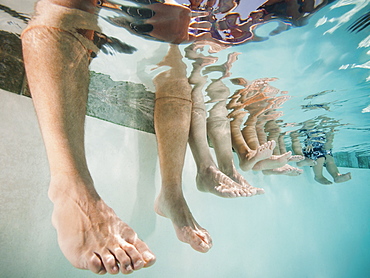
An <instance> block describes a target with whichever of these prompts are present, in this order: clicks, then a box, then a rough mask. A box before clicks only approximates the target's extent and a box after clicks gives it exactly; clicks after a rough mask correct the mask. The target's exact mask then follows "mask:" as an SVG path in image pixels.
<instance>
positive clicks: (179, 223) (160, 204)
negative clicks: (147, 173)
mask: <svg viewBox="0 0 370 278" xmlns="http://www.w3.org/2000/svg"><path fill="white" fill-rule="evenodd" d="M155 211H156V213H157V214H159V215H161V216H164V217H167V218H169V219H171V221H172V224H173V226H174V228H175V231H176V235H177V237H178V239H179V240H181V241H182V242H185V243H188V244H190V246H191V247H193V248H194V249H195V250H196V251H199V252H202V253H205V252H207V251H208V250H209V249H211V247H212V239H211V236H210V235H209V233H208V231H207V230H205V229H203V228H202V227H201V226H200V225H199V224H198V223H197V222H196V221H195V219H194V217H193V215H192V214H191V212H190V209H189V207H188V205H187V204H186V201H185V199H184V197H183V195H182V193H179V194H176V193H173V192H170V193H169V194H168V196H166V194H165V193H164V192H163V191H162V192H161V193H160V194H159V196H158V197H157V200H156V201H155Z"/></svg>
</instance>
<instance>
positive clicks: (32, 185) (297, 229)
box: [0, 1, 370, 278]
mask: <svg viewBox="0 0 370 278" xmlns="http://www.w3.org/2000/svg"><path fill="white" fill-rule="evenodd" d="M3 2H4V3H3V4H4V5H7V6H9V7H12V8H13V9H16V10H17V11H19V12H22V11H23V10H22V5H21V4H20V2H19V1H16V2H12V1H3ZM356 9H357V10H356ZM368 10H369V4H366V1H337V2H335V3H333V4H331V5H330V6H328V7H325V8H324V9H322V10H320V11H319V12H317V13H316V14H315V15H314V16H312V18H311V19H310V21H309V23H308V24H307V25H305V26H303V27H299V28H291V29H289V30H288V31H285V32H283V33H280V34H278V35H276V36H269V35H268V34H269V33H270V31H271V30H273V29H274V28H275V26H276V23H274V22H271V23H268V24H265V25H263V26H262V27H260V28H258V29H257V30H256V32H257V34H258V35H259V36H262V37H266V38H268V39H266V40H265V41H262V42H251V43H247V44H244V45H240V46H237V47H233V48H230V49H227V50H225V51H222V52H220V53H217V54H212V55H215V56H217V57H218V61H217V63H216V65H217V64H222V63H224V62H225V61H226V59H227V55H228V53H230V52H240V53H241V54H240V55H239V56H238V60H237V61H235V62H234V63H233V65H232V69H231V72H232V75H231V77H230V78H229V79H225V80H224V83H225V84H227V86H228V87H229V88H230V91H231V92H233V91H234V90H236V89H239V88H240V86H236V85H233V84H232V83H231V82H230V79H231V78H236V77H243V78H245V79H248V80H255V79H258V78H271V77H275V78H278V79H277V80H276V81H274V82H271V85H272V86H274V87H276V88H278V89H279V90H281V91H287V92H288V93H287V95H288V96H290V99H289V100H287V101H286V102H285V103H284V104H283V106H282V107H281V108H279V109H278V110H279V111H283V113H284V114H283V116H282V117H281V118H280V119H281V120H283V123H285V124H286V125H284V126H282V128H283V130H284V131H291V130H294V129H297V128H299V123H302V122H304V121H306V120H309V119H315V118H317V117H320V116H326V117H329V118H332V119H335V120H337V121H339V122H340V124H341V125H340V126H338V127H336V129H337V130H338V131H336V135H335V141H334V150H335V151H346V152H352V151H357V152H361V154H363V155H367V154H368V150H369V148H368V147H369V145H368V138H369V112H370V109H369V108H368V107H369V105H370V99H369V82H370V73H369V45H370V43H369V36H370V35H369V28H367V29H365V30H363V31H361V32H358V33H351V32H348V31H347V28H348V27H349V26H350V25H351V24H352V23H353V22H354V21H355V20H356V19H357V18H359V17H360V16H361V15H363V14H365V13H366V12H367V11H368ZM351 12H352V14H351ZM344 15H348V16H347V17H346V16H344ZM339 18H342V20H344V21H345V22H343V24H340V22H341V21H339ZM7 20H8V21H7ZM14 22H16V21H14ZM2 23H3V25H2V26H7V27H9V26H10V27H11V28H15V29H12V30H13V32H15V30H18V29H19V28H22V24H21V23H19V26H20V27H19V28H18V27H14V26H15V24H9V18H6V19H4V20H2ZM101 24H102V26H103V28H105V31H106V33H107V34H108V35H115V36H116V37H118V38H120V39H122V40H123V41H126V42H127V41H129V42H130V44H132V45H134V46H136V47H137V48H138V49H139V51H137V52H135V53H134V54H132V55H127V54H114V55H107V54H104V53H100V54H99V56H98V58H97V59H95V60H94V61H93V63H92V65H91V69H92V70H94V71H96V72H99V73H104V74H108V75H109V76H111V78H112V79H113V80H115V81H131V82H135V83H141V84H144V85H145V86H146V87H147V88H148V89H149V90H154V87H153V84H152V78H153V76H155V74H156V73H157V72H158V71H152V68H153V66H154V65H155V64H156V63H158V62H159V61H160V60H161V58H162V57H163V55H165V54H166V51H167V45H165V44H163V43H160V42H153V41H145V44H143V39H141V38H138V37H135V36H133V35H130V34H128V33H127V32H126V31H124V30H122V29H120V28H118V27H113V26H110V25H109V24H108V23H107V22H105V21H104V20H103V19H102V20H101ZM10 27H9V28H10ZM335 27H338V28H337V29H333V28H335ZM3 28H4V29H5V27H3ZM17 28H18V29H17ZM330 30H333V31H330ZM184 47H185V46H183V48H184ZM204 53H206V52H205V51H204ZM207 55H208V54H207ZM184 62H186V63H187V64H188V65H189V66H190V64H191V61H187V60H186V59H184ZM128 65H129V68H128ZM189 71H190V68H189ZM219 76H220V74H219V73H218V72H213V73H210V74H209V78H210V79H211V78H218V77H219ZM322 92H324V93H322ZM309 96H311V97H309ZM318 104H325V105H326V107H329V109H324V108H321V107H322V106H319V105H318ZM315 105H316V106H315ZM312 107H314V109H312ZM0 119H1V121H0V142H1V144H0V153H1V155H0V165H1V168H2V169H1V171H0V190H1V194H0V243H1V246H2V248H1V250H2V252H1V253H0V277H4V278H8V277H10V278H13V277H17V278H18V277H61V278H63V277H76V278H77V277H95V276H96V275H94V274H92V273H90V272H88V271H82V270H77V269H74V268H73V267H72V266H71V265H70V264H69V262H68V261H67V260H66V259H65V258H64V257H63V255H62V253H61V252H60V250H59V247H58V245H57V241H56V233H55V230H54V229H53V227H52V225H51V221H50V216H51V211H52V204H51V202H49V201H48V199H47V186H48V179H49V172H48V166H47V161H46V155H45V151H44V147H43V143H42V139H41V135H40V133H39V130H38V124H37V120H36V116H35V113H34V109H33V106H32V102H31V100H30V99H29V98H25V97H23V96H19V95H16V94H12V93H9V92H6V91H4V90H1V91H0ZM287 144H289V141H288V140H287ZM127 146H130V147H127ZM86 148H87V155H88V161H89V167H90V169H91V172H92V175H93V178H94V180H95V184H96V187H97V190H98V192H99V193H100V194H101V196H102V198H103V199H104V200H105V201H106V202H107V203H108V204H109V205H110V206H111V207H112V208H114V210H115V211H116V213H117V214H118V215H119V216H120V217H121V218H122V219H124V220H125V221H126V222H128V224H130V225H131V226H132V227H133V228H134V229H135V230H136V232H137V233H138V234H139V236H140V237H141V238H143V239H144V240H145V241H146V242H147V244H148V245H149V246H150V247H151V249H152V250H153V252H154V253H155V254H156V255H157V258H158V260H157V263H156V264H155V265H154V266H153V267H151V268H148V269H145V270H141V271H138V272H137V273H134V274H132V275H131V277H145V278H157V277H158V278H159V277H161V278H172V277H176V278H177V277H178V278H185V277H186V278H188V277H196V278H197V277H199V278H201V277H206V278H207V277H215V278H224V277H233V278H244V277H252V278H260V277H261V278H275V277H276V278H280V277H289V278H290V277H292V278H296V277H310V278H311V277H315V278H316V277H320V278H321V277H323V278H327V277H328V278H331V277H333V278H337V277H343V278H347V277H350V278H352V277H355V278H365V277H369V276H370V266H369V261H370V253H369V251H368V250H369V249H370V237H369V232H370V205H369V202H368V196H370V187H369V183H368V182H367V180H368V179H369V177H370V170H368V169H354V168H351V169H347V168H340V171H341V172H343V173H344V172H347V171H351V172H352V180H350V181H349V182H346V183H342V184H335V185H332V186H323V185H320V184H318V183H315V181H314V180H313V176H312V172H311V169H310V168H309V167H304V168H303V169H304V173H303V174H302V175H301V176H298V177H289V176H264V175H262V174H261V173H256V172H247V173H243V175H244V176H245V178H246V179H247V180H248V181H249V182H250V183H251V184H252V185H255V186H259V187H263V188H264V189H265V191H266V194H265V195H261V196H256V197H253V198H246V199H244V198H239V199H231V200H229V199H222V198H218V197H215V196H213V195H209V194H205V193H201V192H199V191H197V189H196V186H195V175H196V167H195V164H194V162H193V159H192V157H191V154H190V150H189V151H188V152H187V157H186V163H185V169H184V185H183V188H184V194H185V196H186V200H187V201H188V204H189V206H190V208H191V209H192V212H193V214H194V217H195V218H196V220H197V221H198V222H199V223H200V224H201V225H202V226H204V227H205V228H207V230H208V231H209V232H210V234H211V235H212V238H213V241H214V247H213V248H212V249H211V250H210V251H209V252H208V253H206V254H200V253H198V252H196V251H194V250H193V249H191V248H190V247H189V246H187V245H186V244H183V243H181V242H179V241H178V240H177V238H176V235H175V233H174V231H173V228H172V224H171V223H170V221H169V220H168V219H165V218H162V217H159V216H157V215H156V214H155V213H154V211H153V209H152V208H153V203H154V198H155V196H156V194H157V193H158V191H159V188H160V175H159V165H158V161H157V151H156V142H155V136H154V135H153V134H150V133H146V132H142V131H138V130H135V129H132V128H127V127H123V126H120V125H116V124H112V123H109V122H106V121H102V120H98V119H95V118H91V117H88V118H87V124H86ZM235 159H236V160H237V157H236V156H235ZM240 171H241V170H240Z"/></svg>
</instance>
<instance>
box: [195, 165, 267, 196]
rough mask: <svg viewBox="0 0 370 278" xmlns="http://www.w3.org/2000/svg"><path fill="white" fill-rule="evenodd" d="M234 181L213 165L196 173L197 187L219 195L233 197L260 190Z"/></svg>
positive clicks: (252, 193) (252, 194)
mask: <svg viewBox="0 0 370 278" xmlns="http://www.w3.org/2000/svg"><path fill="white" fill-rule="evenodd" d="M245 183H246V185H247V186H246V185H241V184H239V183H236V182H235V181H233V180H232V179H231V178H229V177H228V176H227V175H225V174H224V173H222V172H221V171H220V170H219V169H217V168H216V167H214V166H209V167H208V168H207V169H205V170H204V171H203V172H198V174H197V187H198V189H199V190H200V191H203V192H210V193H213V194H215V195H217V196H220V197H226V198H235V197H249V196H254V195H256V194H257V192H260V190H257V189H256V188H254V187H252V186H251V185H249V184H248V183H247V181H245ZM259 194H262V193H259Z"/></svg>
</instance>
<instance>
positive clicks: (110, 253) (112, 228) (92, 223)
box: [49, 177, 155, 274]
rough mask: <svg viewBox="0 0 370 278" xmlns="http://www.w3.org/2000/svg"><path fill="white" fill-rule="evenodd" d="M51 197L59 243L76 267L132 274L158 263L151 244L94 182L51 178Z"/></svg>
mask: <svg viewBox="0 0 370 278" xmlns="http://www.w3.org/2000/svg"><path fill="white" fill-rule="evenodd" d="M67 186H68V191H67V190H66V188H67ZM49 197H50V199H51V201H52V202H53V203H54V211H53V216H52V222H53V225H54V227H55V228H56V230H57V233H58V243H59V246H60V248H61V250H62V252H63V254H64V255H65V256H66V258H67V259H68V260H69V261H70V263H71V264H72V265H73V266H74V267H76V268H80V269H88V270H91V271H92V272H94V273H97V274H105V273H107V272H108V273H110V274H117V273H119V272H120V271H121V272H122V273H123V274H129V273H132V272H133V271H135V270H139V269H141V268H143V267H148V266H150V265H152V264H153V263H154V262H155V256H154V255H153V253H152V252H151V251H150V250H149V248H148V246H147V245H146V244H145V243H144V242H143V241H141V240H140V239H139V238H138V237H137V234H136V233H135V232H134V230H132V229H131V228H130V227H129V226H128V225H127V224H126V223H124V222H122V221H121V220H120V219H119V218H118V217H117V215H116V214H115V213H114V211H113V210H112V209H111V208H110V207H108V206H107V205H106V204H105V203H104V201H103V200H102V199H101V198H100V197H99V196H98V194H97V193H96V191H95V189H94V188H93V185H92V181H91V182H90V181H89V182H87V183H86V182H84V181H83V180H82V179H73V178H71V177H63V178H60V179H58V180H56V179H52V183H51V186H50V190H49Z"/></svg>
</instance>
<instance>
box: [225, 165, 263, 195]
mask: <svg viewBox="0 0 370 278" xmlns="http://www.w3.org/2000/svg"><path fill="white" fill-rule="evenodd" d="M227 176H228V177H230V178H231V179H232V180H233V181H235V182H236V183H238V184H240V185H242V186H244V187H246V188H248V190H249V191H250V192H252V195H261V194H264V193H265V190H264V189H263V188H258V187H253V186H251V185H250V184H249V183H248V182H247V181H246V179H245V178H244V177H243V176H242V175H241V174H240V173H239V172H238V171H237V170H236V169H235V167H233V173H232V174H231V175H227Z"/></svg>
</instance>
